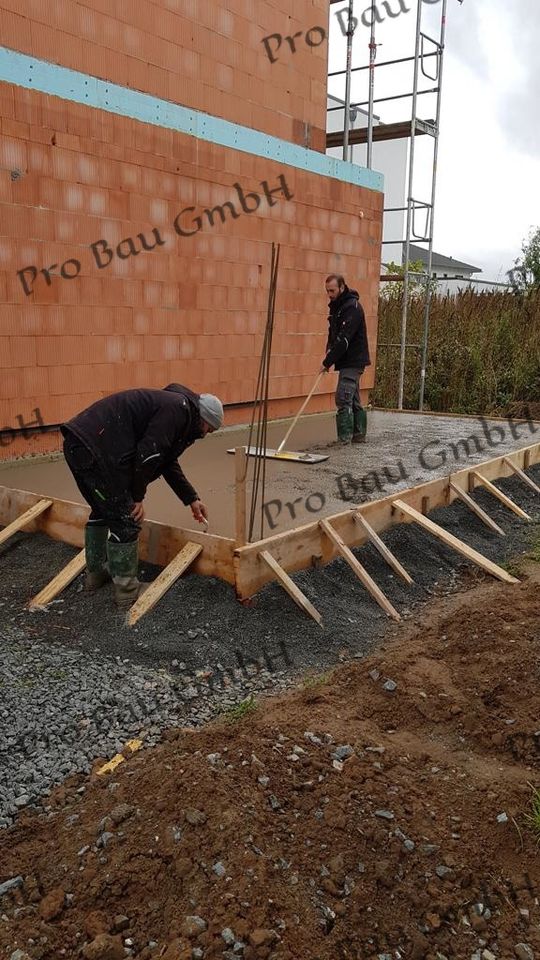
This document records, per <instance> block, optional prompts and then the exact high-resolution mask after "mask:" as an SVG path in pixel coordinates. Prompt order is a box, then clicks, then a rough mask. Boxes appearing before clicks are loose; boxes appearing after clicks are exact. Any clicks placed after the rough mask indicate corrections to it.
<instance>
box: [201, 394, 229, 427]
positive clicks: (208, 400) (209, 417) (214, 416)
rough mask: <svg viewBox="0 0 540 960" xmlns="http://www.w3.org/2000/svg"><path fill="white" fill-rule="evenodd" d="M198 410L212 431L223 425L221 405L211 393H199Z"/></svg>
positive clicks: (217, 398)
mask: <svg viewBox="0 0 540 960" xmlns="http://www.w3.org/2000/svg"><path fill="white" fill-rule="evenodd" d="M199 410H200V411H201V418H202V419H203V420H205V421H206V423H208V424H209V425H210V426H211V427H213V428H214V430H219V428H220V427H221V426H222V425H223V404H222V402H221V400H220V399H219V397H215V396H214V394H213V393H201V395H200V397H199Z"/></svg>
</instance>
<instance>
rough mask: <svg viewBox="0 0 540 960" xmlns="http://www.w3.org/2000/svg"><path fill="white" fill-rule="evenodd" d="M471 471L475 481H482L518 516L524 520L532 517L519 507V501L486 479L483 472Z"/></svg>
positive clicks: (483, 484) (487, 488)
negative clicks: (515, 500) (512, 498)
mask: <svg viewBox="0 0 540 960" xmlns="http://www.w3.org/2000/svg"><path fill="white" fill-rule="evenodd" d="M471 473H472V476H473V482H474V480H478V483H481V484H482V486H484V487H485V488H486V490H489V492H490V493H492V494H493V496H494V497H497V500H500V501H501V503H503V504H504V506H505V507H508V509H509V510H512V511H513V512H514V513H515V514H516V515H517V516H518V517H521V519H522V520H530V519H531V518H530V516H529V514H528V513H525V511H524V510H522V509H521V507H518V505H517V503H514V501H513V500H511V499H510V497H507V496H506V494H505V493H503V492H502V490H499V488H498V487H496V486H495V484H494V483H491V480H486V478H485V477H483V476H482V474H481V473H478V471H477V470H471Z"/></svg>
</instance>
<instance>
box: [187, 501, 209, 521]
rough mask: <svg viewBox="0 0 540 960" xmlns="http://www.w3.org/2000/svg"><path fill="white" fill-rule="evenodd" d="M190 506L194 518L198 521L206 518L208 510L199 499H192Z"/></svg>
mask: <svg viewBox="0 0 540 960" xmlns="http://www.w3.org/2000/svg"><path fill="white" fill-rule="evenodd" d="M190 507H191V512H192V514H193V516H194V517H195V520H198V521H199V523H204V521H205V520H208V510H207V509H206V507H205V505H204V503H203V502H202V501H201V500H194V501H193V503H190Z"/></svg>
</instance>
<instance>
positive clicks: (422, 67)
mask: <svg viewBox="0 0 540 960" xmlns="http://www.w3.org/2000/svg"><path fill="white" fill-rule="evenodd" d="M337 2H339V0H330V5H332V4H334V3H337ZM458 2H459V3H461V2H462V0H458ZM423 3H424V0H417V7H416V33H415V50H414V56H406V57H398V58H396V59H392V60H384V61H382V62H376V58H377V46H378V45H377V43H376V41H375V24H376V22H377V21H378V20H380V14H379V10H378V7H377V2H376V0H371V4H370V7H368V9H366V10H364V13H363V15H362V23H364V25H365V26H367V23H366V22H365V20H364V15H366V14H367V13H368V10H370V17H371V19H370V27H371V32H370V43H369V64H368V65H367V66H366V65H363V66H356V67H353V66H352V38H353V33H354V29H355V27H356V25H357V23H356V20H355V18H354V16H353V0H349V4H348V28H347V62H346V68H345V70H335V71H333V72H331V73H329V74H328V77H329V79H330V78H331V77H341V76H345V101H341V102H339V104H338V105H336V106H332V107H329V108H328V111H329V112H333V111H337V110H340V111H341V110H343V111H344V124H343V126H344V129H343V131H342V132H339V131H337V132H330V133H327V136H326V143H327V148H331V147H339V146H342V147H343V159H344V160H351V161H352V160H353V156H352V154H353V147H354V145H355V144H360V143H362V144H363V143H365V144H366V145H367V156H366V166H367V167H368V169H372V167H373V144H374V141H389V140H396V139H403V138H406V139H408V140H409V141H410V146H409V156H408V177H407V181H408V184H407V197H406V204H405V206H397V207H387V206H385V208H384V213H385V214H388V213H398V212H399V213H402V214H406V223H405V236H403V229H401V230H400V232H401V234H402V235H401V236H400V237H399V238H392V239H388V238H385V239H384V240H383V241H382V242H383V246H384V245H385V244H389V245H394V246H397V245H399V247H400V251H401V257H402V261H403V276H402V277H401V276H391V277H389V282H390V281H392V280H402V281H403V299H402V304H401V324H400V339H399V343H394V342H389V343H388V344H380V346H385V347H388V348H392V349H393V348H396V347H398V348H399V376H398V398H397V405H398V408H399V409H400V410H402V409H403V404H404V398H405V370H406V356H407V350H408V349H415V350H419V351H421V371H420V385H419V401H418V406H419V409H420V410H422V409H423V406H424V398H425V386H426V367H427V359H428V345H429V325H430V311H431V297H432V264H433V224H434V213H435V199H436V190H437V163H438V153H439V134H440V121H441V97H442V77H443V55H444V45H445V35H446V11H447V4H448V0H442V3H441V6H440V7H439V9H441V25H440V37H439V39H438V40H435V39H433V37H430V36H429V35H428V34H427V33H425V32H424V30H423V29H422V10H423ZM385 6H386V5H385ZM402 10H403V8H402ZM340 12H341V11H340ZM344 12H345V11H344V10H343V13H344ZM340 22H341V21H340ZM342 29H343V23H342ZM432 61H433V62H434V64H435V66H434V69H433V72H431V71H430V65H431V62H432ZM397 64H399V65H404V64H413V89H412V91H405V92H402V93H397V94H394V95H390V96H384V97H378V98H376V97H375V70H376V69H381V68H383V67H395V66H396V65H397ZM362 70H369V76H368V80H369V86H368V99H367V100H363V101H359V102H354V103H351V80H352V74H353V73H357V72H360V71H362ZM421 78H422V82H421ZM425 81H431V82H433V83H434V84H435V85H434V86H433V85H432V86H429V85H427V84H426V83H425ZM434 95H435V96H436V98H437V99H436V117H435V119H430V120H427V119H421V118H420V117H419V116H418V105H419V103H420V97H425V96H434ZM408 98H411V99H412V104H411V117H410V120H406V121H399V122H391V123H383V122H382V121H381V120H380V118H379V117H375V113H374V109H375V105H376V104H383V103H384V104H386V103H388V102H398V101H401V100H405V99H408ZM366 107H367V108H368V109H367V111H366V110H365V108H366ZM355 108H360V109H362V108H364V111H363V112H364V115H365V116H366V117H367V122H366V127H362V128H360V129H354V130H352V131H351V109H355ZM375 120H377V125H375ZM419 136H428V137H432V138H433V163H432V172H431V196H430V201H429V202H425V201H421V200H418V199H415V196H414V189H415V160H416V138H417V137H419ZM349 147H350V156H349ZM421 214H425V218H426V219H425V226H424V229H421V230H420V232H419V230H418V229H417V222H416V221H417V219H418V217H419V216H420V215H421ZM412 243H415V244H419V243H422V244H428V249H427V250H424V249H422V250H421V252H422V254H424V255H425V259H424V258H423V262H424V263H425V269H424V270H423V271H422V273H421V274H419V273H418V272H417V271H411V269H410V255H411V245H412ZM413 276H415V277H416V278H417V280H418V281H419V282H421V281H424V283H425V301H424V311H423V334H422V337H421V343H419V344H416V343H415V344H411V343H408V342H407V327H408V323H409V310H410V291H411V279H412V277H413ZM382 279H385V278H384V277H383V278H382Z"/></svg>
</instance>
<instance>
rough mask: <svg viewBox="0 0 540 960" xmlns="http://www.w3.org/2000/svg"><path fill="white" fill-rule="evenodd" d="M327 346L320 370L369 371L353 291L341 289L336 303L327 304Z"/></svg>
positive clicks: (363, 324) (360, 314)
mask: <svg viewBox="0 0 540 960" xmlns="http://www.w3.org/2000/svg"><path fill="white" fill-rule="evenodd" d="M328 306H329V309H330V315H329V317H328V342H327V344H326V356H325V358H324V360H323V366H325V367H327V368H330V367H331V366H332V364H334V367H335V369H336V370H341V369H343V368H344V367H355V368H356V369H357V370H361V369H362V368H363V367H369V365H370V363H371V360H370V359H369V346H368V339H367V331H366V318H365V316H364V311H363V309H362V305H361V304H360V301H359V299H358V292H357V291H356V290H349V288H348V287H345V290H344V291H343V293H341V294H340V295H339V297H338V298H337V299H336V300H331V301H330V303H329V305H328Z"/></svg>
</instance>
